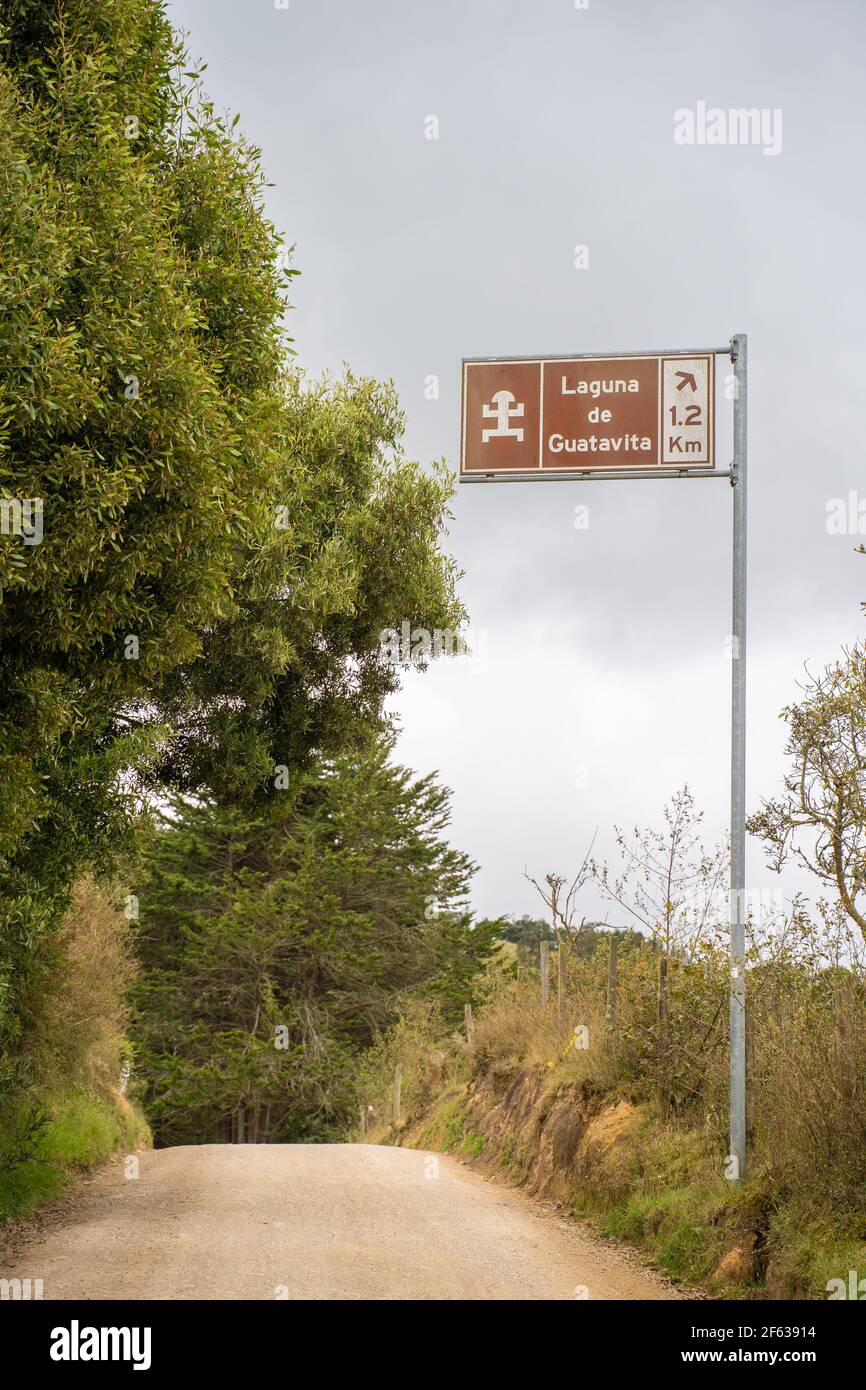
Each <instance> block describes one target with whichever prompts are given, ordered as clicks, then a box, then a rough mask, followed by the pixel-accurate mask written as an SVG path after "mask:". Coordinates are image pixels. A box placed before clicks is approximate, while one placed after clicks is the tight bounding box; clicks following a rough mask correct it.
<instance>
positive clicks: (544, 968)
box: [538, 941, 550, 1013]
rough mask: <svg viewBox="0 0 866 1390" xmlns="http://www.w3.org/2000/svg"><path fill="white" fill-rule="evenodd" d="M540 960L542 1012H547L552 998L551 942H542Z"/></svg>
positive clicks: (539, 949)
mask: <svg viewBox="0 0 866 1390" xmlns="http://www.w3.org/2000/svg"><path fill="white" fill-rule="evenodd" d="M538 960H539V965H540V967H541V1012H542V1013H545V1012H546V1011H547V1001H548V1000H549V998H550V942H549V941H541V942H539V945H538Z"/></svg>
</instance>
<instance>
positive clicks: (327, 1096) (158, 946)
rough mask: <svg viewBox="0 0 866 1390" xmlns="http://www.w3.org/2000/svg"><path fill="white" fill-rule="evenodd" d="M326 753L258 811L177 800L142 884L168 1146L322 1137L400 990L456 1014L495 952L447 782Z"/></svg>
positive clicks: (342, 1110) (344, 1107) (146, 1011)
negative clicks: (476, 901) (289, 799)
mask: <svg viewBox="0 0 866 1390" xmlns="http://www.w3.org/2000/svg"><path fill="white" fill-rule="evenodd" d="M389 747H390V745H389V743H388V742H385V743H382V744H380V745H378V746H377V747H376V748H375V749H374V750H373V751H372V752H371V753H369V754H368V755H366V756H365V757H363V758H360V759H357V760H353V759H350V758H346V757H342V758H339V759H336V760H334V761H331V762H328V763H323V764H319V765H318V766H317V767H316V768H315V769H313V770H311V771H310V772H309V773H308V774H307V775H306V776H305V777H304V778H303V780H302V782H301V783H300V785H299V787H298V790H297V797H296V800H295V801H294V803H293V804H292V805H291V806H290V807H288V808H286V809H282V808H281V807H280V806H279V805H275V806H274V807H273V808H271V810H270V811H269V814H268V815H267V817H264V818H258V819H250V818H248V816H247V815H246V814H244V813H241V812H238V811H236V810H232V811H228V810H226V809H224V808H220V807H219V806H218V805H216V804H215V803H213V802H207V803H202V804H197V805H189V804H180V803H175V806H174V807H173V809H172V812H171V815H170V818H169V819H168V821H167V823H166V825H165V826H164V828H163V829H162V831H161V832H160V833H159V835H158V836H157V838H156V843H155V845H154V847H153V850H152V852H151V855H150V870H149V877H148V879H147V881H146V883H145V884H144V885H143V887H142V890H141V920H140V929H139V930H140V935H139V940H140V951H141V958H142V965H143V983H142V984H141V986H140V987H139V990H138V995H137V1008H138V1021H137V1024H136V1027H135V1030H134V1037H135V1039H136V1040H137V1043H138V1046H139V1050H140V1062H139V1067H140V1070H141V1071H142V1072H143V1074H144V1076H145V1078H146V1082H147V1103H148V1107H149V1113H150V1115H151V1119H152V1120H153V1122H154V1124H155V1128H156V1134H157V1137H158V1140H159V1141H160V1142H162V1143H189V1142H207V1141H214V1140H219V1139H236V1140H237V1139H244V1138H245V1139H247V1140H253V1141H255V1140H258V1141H260V1142H265V1141H297V1140H306V1139H315V1138H321V1137H325V1136H327V1135H328V1134H331V1133H333V1132H335V1129H336V1128H337V1127H338V1126H339V1124H340V1123H341V1122H344V1121H345V1119H346V1117H347V1116H348V1115H349V1114H350V1113H353V1102H354V1091H353V1078H354V1072H355V1067H356V1064H357V1060H358V1057H359V1056H360V1054H361V1053H362V1051H363V1049H364V1048H365V1047H366V1046H368V1045H369V1043H370V1042H371V1040H372V1039H373V1037H374V1036H375V1035H376V1033H377V1031H379V1030H382V1029H384V1028H386V1027H387V1026H388V1025H389V1024H390V1023H392V1022H393V1021H394V1019H395V1018H396V1016H397V1013H398V1011H399V1006H400V1002H401V1000H403V999H404V998H405V997H406V995H407V994H410V993H411V994H413V995H417V996H419V997H423V998H435V999H436V1000H437V1001H439V1002H440V1004H441V1006H442V1009H443V1012H444V1015H445V1017H446V1018H450V1019H451V1020H452V1021H454V1022H456V1021H457V1020H458V1019H459V1018H461V1017H462V1012H463V1006H464V1003H466V1002H468V1001H470V1000H471V998H472V991H473V983H474V980H475V977H476V976H477V974H478V972H479V970H480V969H481V967H482V965H483V964H484V962H485V961H486V959H487V958H488V957H489V956H490V954H491V953H492V951H493V950H494V949H495V924H494V926H492V927H489V928H486V929H473V928H472V926H471V923H470V918H469V915H468V913H467V911H466V904H465V898H466V893H467V889H468V884H469V879H470V876H471V873H472V872H473V866H472V864H471V863H470V861H469V860H468V859H467V858H466V856H465V855H463V854H461V853H459V852H458V851H456V850H454V849H452V848H450V847H449V846H448V844H447V843H446V841H445V840H444V838H443V835H444V832H445V830H446V828H447V824H448V818H449V796H448V792H447V791H446V790H445V789H444V788H442V787H441V786H440V785H439V784H438V783H437V782H436V781H435V780H434V779H433V778H432V777H423V778H414V777H413V776H412V775H411V774H410V773H409V772H408V771H407V770H406V769H405V768H401V767H399V766H395V765H394V764H393V763H391V762H390V761H389V759H388V753H389Z"/></svg>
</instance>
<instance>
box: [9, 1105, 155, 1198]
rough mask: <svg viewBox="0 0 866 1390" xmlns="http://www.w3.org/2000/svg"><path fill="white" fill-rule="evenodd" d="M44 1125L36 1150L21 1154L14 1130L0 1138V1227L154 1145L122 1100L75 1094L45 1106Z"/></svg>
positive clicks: (141, 1119) (137, 1115) (137, 1116)
mask: <svg viewBox="0 0 866 1390" xmlns="http://www.w3.org/2000/svg"><path fill="white" fill-rule="evenodd" d="M43 1108H44V1123H43V1124H42V1125H41V1126H40V1128H39V1130H38V1133H37V1135H36V1137H35V1139H34V1141H33V1144H32V1147H31V1146H30V1145H28V1146H27V1150H25V1151H23V1152H21V1153H18V1152H16V1150H17V1148H18V1136H17V1135H16V1133H15V1132H14V1131H13V1132H11V1133H6V1134H2V1135H0V1223H2V1222H4V1221H8V1220H9V1219H10V1218H21V1217H27V1216H30V1215H31V1214H32V1213H33V1212H35V1211H37V1210H38V1209H39V1207H40V1206H42V1205H43V1203H45V1202H47V1201H50V1200H51V1198H53V1197H56V1196H58V1195H59V1194H60V1193H61V1192H62V1191H63V1189H64V1188H65V1187H67V1186H68V1184H69V1183H70V1182H71V1181H72V1180H73V1179H74V1178H75V1176H76V1175H78V1174H81V1173H84V1172H87V1171H88V1170H89V1169H91V1168H95V1167H97V1166H98V1165H99V1164H101V1163H104V1162H105V1161H106V1160H107V1159H109V1158H111V1157H112V1156H113V1155H114V1154H117V1153H123V1154H125V1153H130V1152H132V1151H133V1150H135V1149H137V1148H141V1147H144V1146H146V1145H149V1144H150V1131H149V1129H148V1126H147V1122H146V1120H145V1119H144V1117H143V1116H142V1115H141V1114H140V1112H139V1111H138V1110H137V1109H136V1108H135V1106H134V1105H131V1104H130V1103H129V1102H128V1101H127V1100H126V1099H125V1098H124V1097H122V1096H120V1095H117V1096H116V1097H115V1098H112V1099H108V1098H105V1097H101V1096H97V1095H95V1094H86V1093H84V1092H73V1093H72V1094H71V1095H69V1096H67V1097H66V1098H64V1099H62V1100H52V1099H50V1098H49V1099H46V1100H44V1101H43Z"/></svg>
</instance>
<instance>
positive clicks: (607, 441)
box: [460, 352, 715, 478]
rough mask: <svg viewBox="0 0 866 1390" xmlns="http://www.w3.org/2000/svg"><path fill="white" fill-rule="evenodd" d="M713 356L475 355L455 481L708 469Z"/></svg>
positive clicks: (466, 382)
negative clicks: (530, 356)
mask: <svg viewBox="0 0 866 1390" xmlns="http://www.w3.org/2000/svg"><path fill="white" fill-rule="evenodd" d="M713 368H714V357H713V354H712V353H709V352H708V353H698V354H688V355H687V354H685V353H682V354H677V353H673V354H666V355H663V354H646V353H645V354H635V355H634V356H633V357H533V358H514V359H501V358H489V357H488V358H471V359H465V360H464V362H463V414H462V420H461V449H460V476H461V477H463V478H466V477H483V476H488V477H496V476H497V475H500V476H501V475H503V474H508V475H512V476H513V475H514V474H521V475H525V476H526V477H539V476H540V475H542V474H550V473H561V472H570V473H597V472H604V471H605V470H613V469H615V470H617V471H626V472H634V473H645V472H652V471H654V470H659V469H660V470H663V471H671V470H679V469H691V468H701V469H705V468H713V467H714V466H715V459H714V447H713V446H714V433H715V431H714V424H715V422H714V412H713V405H714V401H713V396H714V377H715V374H714V370H713Z"/></svg>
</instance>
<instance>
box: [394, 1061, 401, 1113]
mask: <svg viewBox="0 0 866 1390" xmlns="http://www.w3.org/2000/svg"><path fill="white" fill-rule="evenodd" d="M402 1090H403V1063H402V1062H398V1063H397V1065H396V1067H395V1068H394V1124H395V1125H398V1124H399V1123H400V1101H401V1098H402Z"/></svg>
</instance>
